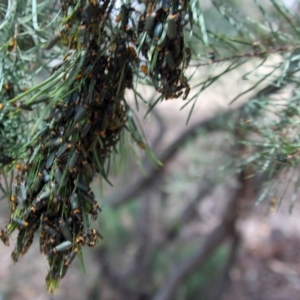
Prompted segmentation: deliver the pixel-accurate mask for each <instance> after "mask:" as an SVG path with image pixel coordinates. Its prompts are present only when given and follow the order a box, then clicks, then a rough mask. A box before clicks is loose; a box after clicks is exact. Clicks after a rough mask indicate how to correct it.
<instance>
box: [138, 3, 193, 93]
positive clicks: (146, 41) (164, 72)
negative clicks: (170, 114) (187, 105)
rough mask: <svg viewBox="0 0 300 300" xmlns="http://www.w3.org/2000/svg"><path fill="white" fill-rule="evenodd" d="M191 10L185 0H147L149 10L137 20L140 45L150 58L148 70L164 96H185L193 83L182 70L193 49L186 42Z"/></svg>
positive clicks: (145, 70) (144, 70) (144, 68)
mask: <svg viewBox="0 0 300 300" xmlns="http://www.w3.org/2000/svg"><path fill="white" fill-rule="evenodd" d="M190 20H191V11H190V6H189V1H186V0H162V1H155V0H148V1H147V2H146V11H145V12H144V13H143V14H142V15H141V17H140V18H139V21H138V33H139V34H140V35H141V36H142V39H141V41H142V43H141V45H139V47H140V49H141V52H142V54H143V55H144V56H145V57H146V59H147V68H146V67H145V66H143V68H142V69H141V70H142V71H143V72H144V73H146V74H148V75H149V76H150V78H151V80H152V83H153V85H154V87H155V88H156V90H157V91H158V92H160V93H162V95H163V97H164V98H165V99H173V98H178V97H180V96H181V95H182V94H183V99H186V98H187V96H188V94H189V91H190V87H189V85H188V82H187V79H186V77H185V76H184V74H183V70H184V69H186V68H187V67H188V65H189V62H190V59H191V50H190V48H188V47H186V46H185V40H184V28H185V26H187V24H188V23H190Z"/></svg>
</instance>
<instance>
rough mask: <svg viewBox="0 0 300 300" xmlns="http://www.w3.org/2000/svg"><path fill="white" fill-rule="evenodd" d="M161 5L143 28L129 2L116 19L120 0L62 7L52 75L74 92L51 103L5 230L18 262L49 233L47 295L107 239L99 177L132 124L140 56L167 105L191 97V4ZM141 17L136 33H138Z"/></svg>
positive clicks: (149, 10)
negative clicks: (94, 223)
mask: <svg viewBox="0 0 300 300" xmlns="http://www.w3.org/2000/svg"><path fill="white" fill-rule="evenodd" d="M163 4H164V5H163V6H161V5H160V3H154V1H149V2H148V3H147V5H146V10H145V13H141V15H140V18H139V20H138V21H137V22H135V20H134V14H136V11H135V10H134V9H133V7H131V6H130V5H129V4H122V5H121V7H120V8H119V13H118V14H117V18H116V20H114V18H113V17H112V15H111V13H112V11H113V9H114V5H115V2H114V1H110V0H106V1H92V0H90V1H89V3H88V4H86V3H85V1H62V2H61V5H62V12H63V15H64V21H63V23H64V28H63V29H62V30H61V31H59V33H58V34H56V35H55V36H54V38H53V39H52V40H50V42H49V43H48V44H47V46H46V49H51V47H53V46H54V45H56V44H57V43H60V44H64V45H67V46H68V48H69V52H68V53H67V54H66V56H65V59H64V62H63V63H62V64H61V65H59V66H58V67H56V68H55V70H54V71H53V73H52V75H51V76H53V77H55V76H60V74H62V73H63V76H61V77H57V78H58V80H57V83H60V84H64V85H65V86H68V89H67V92H64V94H63V95H64V96H63V97H60V99H59V101H58V100H55V101H53V102H51V101H50V102H49V104H48V107H50V110H49V113H48V115H47V116H46V118H44V120H45V121H44V122H45V124H44V125H43V126H42V128H41V130H40V131H37V132H36V134H35V135H33V137H32V140H31V141H30V149H31V152H30V154H29V158H28V160H27V161H26V162H25V163H24V164H23V165H22V167H21V168H19V169H18V171H17V175H16V176H15V179H14V182H13V186H12V189H11V195H10V200H11V217H10V221H9V222H8V224H7V225H6V228H5V229H1V231H0V238H1V239H2V241H3V242H4V244H6V245H8V244H9V235H10V234H11V233H12V232H13V231H14V230H15V229H17V230H18V237H17V242H16V245H15V248H14V250H13V252H12V255H11V257H12V259H13V260H14V261H15V262H17V261H18V260H19V258H20V256H21V255H25V254H26V252H27V251H28V249H29V248H30V246H31V244H32V242H33V238H34V235H35V233H36V231H37V230H38V229H40V230H41V232H40V252H41V253H43V254H45V255H46V256H47V260H48V263H49V268H50V269H49V272H48V274H47V276H46V285H47V289H48V291H49V292H54V291H55V290H56V289H57V287H58V285H59V281H60V280H61V279H62V278H63V277H64V276H65V274H66V272H67V270H68V268H69V266H70V264H71V263H72V261H73V260H74V258H75V257H76V256H77V254H78V253H80V252H81V249H82V247H83V246H85V245H87V246H89V247H93V246H95V245H96V243H97V241H98V240H99V239H102V236H101V234H100V233H99V232H98V231H97V230H96V229H94V228H91V220H96V219H97V217H98V212H99V211H100V208H99V206H98V203H97V201H96V197H95V195H94V193H93V191H92V189H91V183H92V180H93V179H94V177H95V176H96V174H98V173H99V174H100V176H101V177H102V178H104V179H105V180H107V181H108V182H109V180H108V172H107V170H106V167H105V165H106V162H107V161H108V160H109V157H110V155H111V152H112V151H113V150H114V149H116V145H117V144H118V142H119V139H120V135H121V134H122V132H123V129H124V128H125V126H126V122H127V112H128V109H129V108H128V105H127V103H126V100H125V94H124V93H125V89H126V88H129V89H132V88H133V73H134V68H135V67H136V66H137V65H139V63H140V59H141V57H142V56H144V58H145V59H146V60H147V69H148V72H147V74H148V75H149V76H150V78H151V80H152V81H153V83H154V82H155V87H156V89H157V91H158V92H160V93H161V94H162V96H163V97H164V98H165V99H170V98H176V97H179V96H180V95H181V94H182V93H183V90H185V91H184V98H186V97H187V94H188V91H189V86H188V84H187V80H186V78H185V77H184V74H183V68H186V67H187V65H188V63H189V55H187V54H188V53H190V50H189V49H188V48H186V47H185V45H184V39H183V27H184V26H185V25H186V23H187V22H189V18H187V17H189V9H188V5H187V3H186V2H178V1H172V2H166V1H164V2H163ZM149 16H150V17H149ZM149 18H152V19H150V20H149ZM144 19H145V20H144ZM143 20H144V21H145V26H144V27H143V26H142V27H143V28H141V31H140V32H139V33H138V32H136V30H135V28H137V26H138V23H141V22H144V21H143ZM113 22H116V24H117V25H116V26H115V24H114V23H113ZM149 23H150V24H149ZM143 35H147V39H146V41H145V40H144V38H142V37H143ZM56 74H58V75H56ZM65 90H66V88H65V89H64V91H65ZM15 99H17V97H16V98H15Z"/></svg>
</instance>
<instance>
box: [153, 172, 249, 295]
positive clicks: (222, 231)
mask: <svg viewBox="0 0 300 300" xmlns="http://www.w3.org/2000/svg"><path fill="white" fill-rule="evenodd" d="M245 173H246V172H243V171H242V172H241V174H239V176H238V177H239V188H237V190H236V192H235V193H234V195H233V197H232V199H231V200H230V202H229V204H228V206H227V208H226V211H225V213H224V216H223V219H222V222H221V223H220V224H219V225H218V226H217V227H216V228H215V229H214V230H213V231H212V233H211V234H210V235H209V236H208V237H207V239H206V241H204V243H203V242H201V243H200V245H199V248H198V250H196V252H195V253H194V255H192V256H191V257H189V258H188V259H186V260H185V261H183V262H182V263H181V264H179V266H178V267H176V269H175V270H174V271H173V272H172V275H171V276H170V278H169V279H168V280H167V282H166V283H165V284H163V285H162V289H161V290H160V291H158V293H157V294H156V295H155V297H154V298H153V299H154V300H172V299H174V295H175V294H176V291H177V288H178V287H179V286H180V285H181V284H182V282H183V281H185V280H186V279H187V278H188V276H189V275H191V274H192V273H193V272H195V271H196V270H197V269H199V268H201V267H202V265H203V264H204V263H205V262H206V261H207V259H208V258H209V256H210V255H211V254H212V253H213V252H214V251H215V250H216V249H217V248H218V247H219V246H220V244H221V243H222V242H223V241H224V239H225V238H226V237H227V236H228V235H230V234H231V233H232V232H233V231H234V226H235V222H236V220H237V218H238V216H239V205H238V203H239V202H240V201H241V200H243V199H245V198H247V199H248V196H249V192H250V191H251V187H252V189H253V178H248V179H245V178H246V177H247V176H246V174H245Z"/></svg>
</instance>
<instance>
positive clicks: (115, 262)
mask: <svg viewBox="0 0 300 300" xmlns="http://www.w3.org/2000/svg"><path fill="white" fill-rule="evenodd" d="M250 2H251V3H252V1H248V0H244V1H228V3H230V4H231V5H233V6H234V7H236V9H237V10H240V11H244V12H247V14H249V16H250V15H251V16H252V17H254V18H255V17H256V13H257V11H256V9H254V8H253V7H252V5H250ZM262 2H265V5H268V3H271V2H272V1H262ZM285 4H286V5H287V7H289V8H293V7H295V9H296V8H297V7H298V6H297V3H296V1H292V0H289V1H287V0H286V1H285ZM201 6H202V8H203V10H204V11H205V20H206V23H207V27H208V28H211V29H213V30H214V31H218V30H219V32H221V31H226V30H227V28H228V30H229V27H226V25H224V24H225V23H224V19H223V18H222V17H221V16H220V15H219V14H218V13H217V10H216V8H215V7H214V6H213V5H212V4H211V2H210V1H208V0H207V1H201ZM270 7H271V5H270ZM270 9H271V8H270ZM258 18H259V17H258ZM196 48H197V47H196ZM211 51H215V49H201V51H200V50H199V55H198V56H197V53H196V54H195V53H194V54H195V59H197V60H199V61H200V62H201V61H202V62H204V63H208V64H207V65H206V66H203V67H201V68H198V69H197V70H196V71H195V70H193V69H192V68H191V70H190V72H191V74H193V77H192V80H191V87H192V90H191V91H192V92H191V94H192V95H194V93H193V87H194V88H195V89H197V84H198V83H199V82H201V81H202V80H205V79H206V78H207V74H208V73H211V72H212V70H214V68H215V69H217V68H221V69H222V68H224V64H223V65H218V64H212V65H210V64H209V62H210V60H211V57H210V56H209V53H211ZM214 53H215V55H216V57H217V58H218V55H222V54H220V53H218V51H215V52H214ZM281 59H282V58H281V57H280V56H279V55H278V56H276V55H274V56H271V57H270V58H269V63H270V64H275V63H277V61H280V60H281ZM258 65H259V68H258V67H257V66H258ZM225 67H226V65H225ZM255 68H257V73H260V74H261V73H264V72H265V70H266V69H267V68H268V66H267V65H260V60H259V59H252V60H249V61H247V62H246V63H245V64H243V65H241V66H240V67H238V68H236V69H235V70H234V71H232V72H231V73H230V75H225V76H223V77H222V78H220V79H219V80H218V81H217V82H215V83H214V84H213V85H212V86H210V87H209V88H207V89H205V90H204V91H203V92H202V93H201V94H200V95H199V96H197V97H196V100H197V101H195V106H194V109H193V112H192V114H191V117H190V119H189V122H188V123H187V120H188V118H189V115H190V110H191V106H192V104H189V105H187V106H186V107H184V108H183V109H182V107H183V105H184V104H185V102H183V100H181V99H180V98H179V99H176V100H168V101H164V102H162V103H159V105H157V106H156V107H155V108H154V109H153V111H152V112H151V114H149V115H147V117H144V116H145V113H146V111H147V109H146V108H145V107H140V109H139V110H137V109H136V108H135V105H134V97H133V95H132V94H131V93H130V92H128V95H127V99H132V109H133V111H134V112H135V115H136V118H137V119H138V120H139V123H140V127H141V128H142V130H143V134H144V136H145V137H146V140H147V142H148V144H149V146H150V149H151V150H152V151H153V153H154V155H155V156H156V157H157V159H158V160H159V161H160V162H161V163H162V165H161V166H159V165H157V164H155V163H150V162H149V161H148V160H147V158H146V155H145V153H144V151H143V149H140V148H139V147H135V149H134V151H131V150H132V149H131V147H128V151H129V152H130V153H129V154H128V155H127V156H126V157H125V158H123V162H122V167H120V166H119V165H118V158H117V157H116V163H115V166H116V167H115V169H116V172H115V174H111V178H110V180H111V182H112V184H113V187H112V186H109V185H108V184H107V183H106V182H101V181H100V180H99V178H95V180H94V188H93V190H94V192H95V194H96V195H97V199H98V203H99V205H100V206H101V209H102V212H101V213H100V216H99V218H98V220H97V221H96V224H95V226H94V227H95V228H98V229H99V232H101V234H102V235H103V237H104V239H103V240H102V241H101V242H100V243H99V244H98V245H97V246H96V247H95V248H92V249H90V248H89V249H84V250H83V252H84V253H83V261H81V260H80V259H76V260H75V262H74V263H73V264H72V266H71V267H70V269H69V271H68V273H67V275H66V277H65V278H64V279H63V280H62V281H61V283H60V287H59V290H58V292H57V294H55V295H49V294H47V292H46V290H45V276H46V273H47V271H48V264H47V261H46V257H45V256H43V255H40V254H39V250H38V249H39V245H38V243H39V242H38V239H37V238H36V240H35V241H34V245H33V247H31V249H30V250H29V251H28V253H27V254H26V257H23V258H21V260H20V262H18V263H17V264H14V263H13V262H12V260H11V258H10V254H11V251H12V250H13V244H14V242H15V241H16V236H15V235H13V236H12V237H11V240H12V243H11V244H12V245H11V246H10V247H5V246H4V245H2V244H1V245H0V300H6V299H7V300H19V299H24V300H25V299H40V300H44V299H45V300H46V299H47V300H50V299H53V300H54V299H55V300H62V299H64V300H69V299H73V300H77V299H78V300H79V299H90V300H93V299H103V300H127V299H128V300H147V299H153V300H166V299H170V300H173V299H174V300H183V299H187V300H194V299H195V300H196V299H200V300H201V299H203V300H250V299H251V300H256V299H257V300H261V299H264V300H283V299H289V300H296V299H300V276H299V275H300V260H299V250H298V249H299V247H300V237H299V230H300V220H299V212H300V208H299V205H297V204H296V205H295V206H294V208H293V212H292V213H290V209H289V208H290V203H289V201H285V199H286V198H289V197H291V194H292V191H291V190H292V189H293V187H289V184H288V182H287V178H289V177H288V173H283V174H281V175H279V177H280V184H279V183H278V184H277V181H276V185H278V186H277V188H278V190H279V191H280V190H282V191H283V192H282V193H283V195H284V197H283V198H282V199H278V198H276V197H274V196H273V195H271V196H269V195H267V196H266V200H267V201H264V202H263V203H261V204H260V205H256V201H257V198H258V195H259V194H260V193H261V191H262V190H264V188H265V187H266V186H265V184H264V181H265V177H264V174H259V175H257V176H256V175H255V176H253V172H252V170H251V169H249V168H248V167H240V165H239V164H237V163H236V161H237V160H236V159H237V158H238V159H243V155H245V153H244V152H245V149H244V148H243V146H241V145H239V144H238V143H236V141H237V140H238V139H239V137H240V132H239V131H238V130H236V129H235V127H234V126H236V125H233V124H239V125H241V122H243V121H244V119H243V120H242V119H241V114H242V111H243V109H244V108H245V105H246V104H245V103H248V102H249V101H251V99H255V98H256V97H257V95H258V94H259V93H260V92H261V91H265V90H264V89H265V88H266V87H268V85H269V84H270V82H271V81H272V78H269V79H268V80H266V81H264V83H263V84H262V85H260V86H259V87H256V88H254V89H252V90H251V91H250V92H249V93H247V94H245V95H242V96H241V97H239V99H238V100H237V101H235V102H234V103H233V104H232V103H231V100H232V99H234V98H235V97H236V96H237V95H239V94H240V93H243V91H244V90H246V89H247V88H249V86H252V85H253V82H254V81H251V80H247V81H245V80H244V78H242V76H243V74H247V72H248V71H250V70H253V69H255ZM218 70H219V69H218ZM138 90H139V92H140V94H142V95H145V97H147V99H151V98H153V99H154V98H155V93H154V89H153V88H152V87H149V86H146V85H139V86H138ZM290 92H291V88H290V87H286V88H285V89H284V90H283V91H281V93H282V95H283V94H288V93H290ZM129 102H130V100H129ZM279 202H280V203H279ZM279 204H280V205H279ZM8 216H9V205H8V203H7V201H1V202H0V227H3V226H5V224H6V222H7V219H8Z"/></svg>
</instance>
